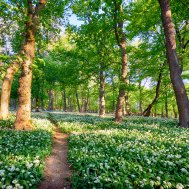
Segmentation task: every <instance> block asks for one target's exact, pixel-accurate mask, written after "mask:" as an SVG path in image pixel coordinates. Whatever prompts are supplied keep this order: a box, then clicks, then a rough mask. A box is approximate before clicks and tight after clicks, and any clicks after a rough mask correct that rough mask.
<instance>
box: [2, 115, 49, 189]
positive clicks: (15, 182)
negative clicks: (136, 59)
mask: <svg viewBox="0 0 189 189" xmlns="http://www.w3.org/2000/svg"><path fill="white" fill-rule="evenodd" d="M8 121H9V120H8ZM32 121H33V125H34V127H35V130H34V131H15V130H13V129H11V130H7V129H3V130H0V188H2V189H3V188H5V189H12V188H14V189H24V188H37V185H38V183H39V182H40V179H41V177H42V175H43V170H44V160H45V157H46V156H47V155H49V154H50V153H51V148H52V147H51V146H52V141H51V140H52V132H51V131H52V128H53V125H52V124H51V123H50V121H49V120H47V119H46V118H45V117H44V118H42V117H41V118H39V117H38V116H36V115H35V118H33V119H32ZM4 128H6V127H4ZM49 131H50V132H49Z"/></svg>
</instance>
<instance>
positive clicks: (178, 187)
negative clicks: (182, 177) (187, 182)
mask: <svg viewBox="0 0 189 189" xmlns="http://www.w3.org/2000/svg"><path fill="white" fill-rule="evenodd" d="M183 188H184V186H183V185H182V184H181V183H178V184H177V185H176V189H183Z"/></svg>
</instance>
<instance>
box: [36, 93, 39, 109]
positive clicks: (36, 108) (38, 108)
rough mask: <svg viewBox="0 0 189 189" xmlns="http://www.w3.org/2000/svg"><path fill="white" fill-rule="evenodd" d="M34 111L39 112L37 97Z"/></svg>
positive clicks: (37, 97)
mask: <svg viewBox="0 0 189 189" xmlns="http://www.w3.org/2000/svg"><path fill="white" fill-rule="evenodd" d="M35 111H36V112H39V96H36V98H35Z"/></svg>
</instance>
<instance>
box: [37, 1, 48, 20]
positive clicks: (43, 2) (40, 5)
mask: <svg viewBox="0 0 189 189" xmlns="http://www.w3.org/2000/svg"><path fill="white" fill-rule="evenodd" d="M46 4H47V0H40V1H39V3H37V5H36V7H35V12H34V16H39V15H40V13H41V11H42V10H43V9H44V7H45V5H46Z"/></svg>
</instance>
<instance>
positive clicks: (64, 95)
mask: <svg viewBox="0 0 189 189" xmlns="http://www.w3.org/2000/svg"><path fill="white" fill-rule="evenodd" d="M63 99H64V100H63V101H64V105H63V110H64V112H67V103H66V90H65V89H64V92H63Z"/></svg>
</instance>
